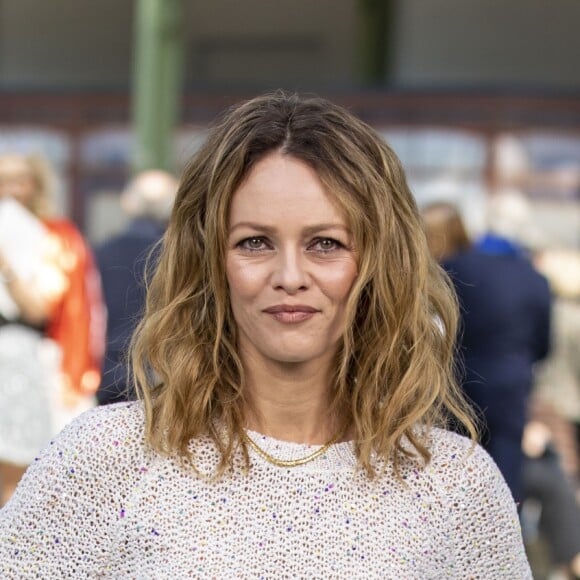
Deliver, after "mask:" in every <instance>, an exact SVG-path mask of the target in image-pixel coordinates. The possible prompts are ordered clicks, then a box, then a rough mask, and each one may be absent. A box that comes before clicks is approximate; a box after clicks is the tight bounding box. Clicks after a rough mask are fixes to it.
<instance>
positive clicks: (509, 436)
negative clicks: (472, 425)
mask: <svg viewBox="0 0 580 580" xmlns="http://www.w3.org/2000/svg"><path fill="white" fill-rule="evenodd" d="M504 202H505V203H504ZM492 205H493V207H492V211H491V212H490V231H489V232H488V233H487V234H486V235H485V236H484V238H483V240H482V243H481V244H477V245H472V244H471V243H470V240H469V237H468V235H467V233H466V230H465V227H464V225H463V222H462V219H461V216H460V214H459V212H458V211H457V209H456V208H455V207H454V206H452V205H449V204H446V203H437V204H432V205H429V206H427V207H425V208H424V210H423V220H424V224H425V228H426V235H427V240H428V243H429V246H430V248H431V251H432V253H433V255H434V257H436V258H437V260H439V261H440V262H441V264H442V265H443V267H444V268H445V269H446V270H447V272H448V274H449V275H450V277H451V279H452V281H453V283H454V285H455V289H456V292H457V296H458V299H459V303H460V307H461V312H462V327H463V328H462V333H461V334H460V340H459V347H460V351H461V354H462V357H463V362H464V365H465V377H464V382H463V387H464V391H465V393H466V394H467V396H468V398H469V399H471V400H472V401H473V402H474V403H475V405H476V406H477V407H478V408H479V409H480V410H481V412H482V419H483V434H482V435H483V437H482V444H483V445H484V447H485V448H486V449H487V451H488V452H489V453H490V455H491V456H492V457H493V459H494V460H495V462H496V463H497V465H498V467H499V468H500V470H501V472H502V474H503V475H504V477H505V478H506V481H507V483H508V485H509V487H510V489H511V491H512V494H513V496H514V498H515V499H516V501H521V500H522V495H523V494H522V481H521V477H522V467H523V460H524V455H523V452H522V447H521V445H522V434H523V429H524V425H525V422H526V409H527V404H528V397H529V394H530V390H531V386H532V378H533V373H532V369H533V366H534V364H535V363H536V362H537V361H539V360H541V359H543V358H544V357H545V356H546V355H547V353H548V350H549V342H550V316H551V314H550V309H551V296H550V290H549V287H548V282H547V280H546V279H545V278H544V277H543V276H542V275H540V274H539V273H538V272H537V271H536V270H535V269H534V267H533V266H532V264H531V262H530V261H529V259H528V258H527V257H526V256H525V255H524V252H523V250H522V249H521V247H520V246H519V245H518V244H517V242H516V241H515V240H514V239H513V238H511V237H507V236H506V235H504V234H505V233H506V232H508V222H509V219H510V216H509V215H506V213H505V212H506V211H508V212H509V211H511V209H513V208H512V204H511V200H501V201H500V200H494V201H493V202H492Z"/></svg>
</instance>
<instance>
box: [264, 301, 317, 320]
mask: <svg viewBox="0 0 580 580" xmlns="http://www.w3.org/2000/svg"><path fill="white" fill-rule="evenodd" d="M264 312H265V313H266V314H269V315H270V316H272V318H274V320H277V321H278V322H284V323H286V324H291V323H296V322H303V321H305V320H308V319H310V318H312V317H313V316H314V315H315V314H316V313H317V312H319V310H317V309H316V308H312V307H311V306H303V305H297V306H288V305H277V306H271V307H270V308H265V309H264Z"/></svg>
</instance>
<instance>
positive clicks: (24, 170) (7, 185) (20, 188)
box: [0, 155, 37, 209]
mask: <svg viewBox="0 0 580 580" xmlns="http://www.w3.org/2000/svg"><path fill="white" fill-rule="evenodd" d="M36 189H37V184H36V180H35V178H34V175H33V174H32V171H31V169H30V166H29V164H28V162H27V161H26V158H24V157H20V156H18V155H7V156H5V157H0V199H2V198H5V197H11V198H13V199H15V200H16V201H18V202H20V203H21V204H22V205H23V206H25V207H27V208H28V209H32V206H33V202H34V196H35V194H36Z"/></svg>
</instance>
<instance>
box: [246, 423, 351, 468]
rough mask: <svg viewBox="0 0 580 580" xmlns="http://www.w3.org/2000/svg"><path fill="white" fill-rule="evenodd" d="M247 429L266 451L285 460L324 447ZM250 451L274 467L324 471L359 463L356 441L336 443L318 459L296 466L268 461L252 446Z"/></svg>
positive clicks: (256, 458)
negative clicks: (276, 437) (279, 464)
mask: <svg viewBox="0 0 580 580" xmlns="http://www.w3.org/2000/svg"><path fill="white" fill-rule="evenodd" d="M245 431H246V433H247V435H248V436H249V437H251V438H252V440H253V441H254V442H255V443H256V444H257V445H258V446H259V447H261V448H262V449H263V450H264V451H265V452H266V453H268V454H270V455H272V456H274V457H275V458H276V459H281V460H283V461H292V460H295V459H300V458H302V457H306V456H307V455H310V454H311V453H313V452H314V451H316V450H317V449H319V448H320V447H322V445H308V444H306V443H295V442H292V441H282V440H280V439H275V438H274V437H269V436H267V435H264V434H262V433H259V432H258V431H253V430H251V429H246V430H245ZM248 451H249V453H250V455H251V457H252V460H254V461H256V462H258V463H259V464H261V465H264V466H268V467H270V468H272V469H291V470H297V469H301V470H302V469H305V470H312V469H315V470H323V471H330V470H332V471H334V470H337V469H352V468H354V467H356V464H357V457H356V453H355V450H354V441H344V442H341V443H334V444H333V445H331V446H330V447H329V448H328V449H327V450H326V451H325V453H324V454H322V455H321V456H320V457H317V458H316V459H314V460H312V461H309V462H308V463H305V464H304V465H301V466H296V467H277V466H275V465H272V464H271V463H269V462H268V461H266V460H265V459H264V458H263V457H261V456H260V455H259V454H258V453H256V452H255V451H254V450H253V449H252V448H251V447H250V448H249V449H248Z"/></svg>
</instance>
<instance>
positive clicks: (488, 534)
mask: <svg viewBox="0 0 580 580" xmlns="http://www.w3.org/2000/svg"><path fill="white" fill-rule="evenodd" d="M454 437H457V438H459V437H458V436H454ZM461 439H462V440H463V443H462V447H463V449H462V451H461V452H459V453H456V454H453V455H452V457H453V459H451V460H450V463H449V464H448V466H449V468H450V469H451V466H452V464H453V463H455V464H456V467H458V468H459V469H460V473H459V475H458V477H457V478H455V477H449V478H448V480H447V481H448V483H445V484H444V485H445V487H446V494H447V497H448V500H449V503H448V505H449V509H450V516H449V522H450V526H451V529H450V533H451V535H452V537H453V538H454V545H455V555H456V559H455V567H456V574H455V577H457V578H482V579H483V578H497V579H500V578H505V579H508V578H509V579H513V578H518V579H528V578H530V579H531V578H532V574H531V571H530V567H529V564H528V560H527V557H526V554H525V550H524V545H523V540H522V534H521V528H520V523H519V518H518V514H517V510H516V505H515V503H514V501H513V499H512V495H511V493H510V491H509V488H508V486H507V484H506V483H505V481H504V479H503V477H502V475H501V473H500V472H499V469H498V468H497V466H496V465H495V463H494V462H493V460H492V459H491V457H490V456H489V455H488V454H487V452H486V451H484V450H483V449H482V448H481V447H479V446H477V447H476V448H475V449H473V451H472V450H471V449H470V446H469V443H467V441H466V440H464V439H463V438H461ZM460 458H461V459H460ZM451 482H452V483H451Z"/></svg>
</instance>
